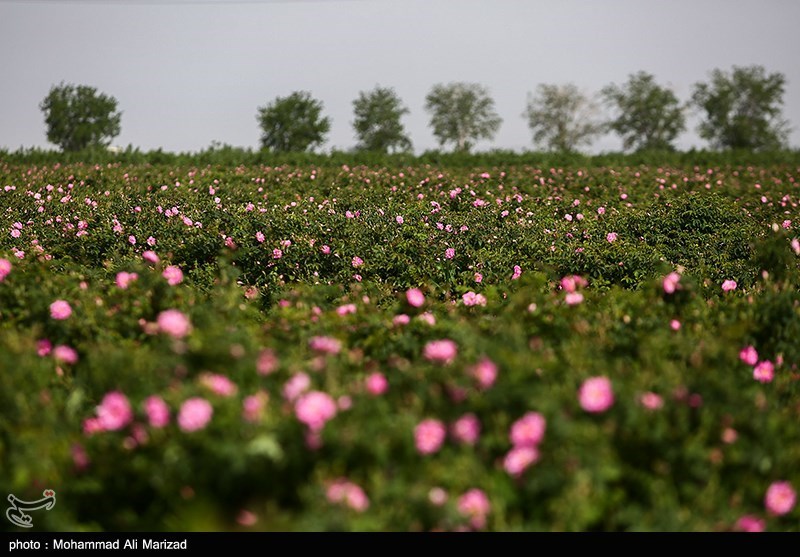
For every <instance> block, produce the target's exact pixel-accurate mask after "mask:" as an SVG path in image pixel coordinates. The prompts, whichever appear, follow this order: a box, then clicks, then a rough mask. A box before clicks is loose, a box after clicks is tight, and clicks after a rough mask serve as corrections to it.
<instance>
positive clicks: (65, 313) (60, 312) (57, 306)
mask: <svg viewBox="0 0 800 557" xmlns="http://www.w3.org/2000/svg"><path fill="white" fill-rule="evenodd" d="M70 315H72V307H71V306H70V305H69V302H67V301H66V300H56V301H55V302H53V303H52V304H50V317H52V318H53V319H58V320H59V321H63V320H64V319H68V318H69V316H70Z"/></svg>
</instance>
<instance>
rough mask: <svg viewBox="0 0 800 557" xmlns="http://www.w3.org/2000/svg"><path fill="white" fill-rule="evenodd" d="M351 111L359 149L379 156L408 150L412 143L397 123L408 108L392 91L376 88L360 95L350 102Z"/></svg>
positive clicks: (399, 123) (400, 124) (386, 88)
mask: <svg viewBox="0 0 800 557" xmlns="http://www.w3.org/2000/svg"><path fill="white" fill-rule="evenodd" d="M353 111H354V113H355V120H354V121H353V129H355V131H356V135H357V136H358V149H360V150H362V151H374V152H380V153H388V152H389V151H394V152H407V151H410V150H411V140H410V139H409V138H408V135H407V134H406V132H405V129H404V128H403V123H402V122H401V121H400V119H401V118H402V117H403V116H404V115H406V114H408V108H407V107H406V106H404V105H403V101H401V100H400V97H398V96H397V93H395V91H394V89H391V88H389V87H375V89H373V90H372V91H369V92H365V91H361V92H360V93H359V95H358V98H357V99H356V100H354V101H353Z"/></svg>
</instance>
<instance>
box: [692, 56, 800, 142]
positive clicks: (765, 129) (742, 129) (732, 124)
mask: <svg viewBox="0 0 800 557" xmlns="http://www.w3.org/2000/svg"><path fill="white" fill-rule="evenodd" d="M785 85H786V78H785V77H784V76H783V74H781V73H773V74H769V75H767V73H766V70H765V69H764V68H763V67H762V66H750V67H737V66H734V67H733V72H732V74H728V73H726V72H723V71H721V70H719V69H715V70H713V71H712V72H711V82H710V83H696V84H695V86H694V93H693V94H692V102H693V103H694V104H695V105H696V106H697V107H698V108H700V109H701V110H702V111H704V112H705V119H704V120H703V121H702V122H701V123H700V126H699V127H698V131H699V133H700V137H702V138H703V139H707V140H708V141H710V142H711V144H712V145H713V146H714V147H715V148H717V149H751V150H769V149H778V148H780V147H782V146H784V145H786V142H787V139H788V136H789V123H788V122H787V121H786V120H784V119H783V116H782V114H781V105H783V93H784V88H785Z"/></svg>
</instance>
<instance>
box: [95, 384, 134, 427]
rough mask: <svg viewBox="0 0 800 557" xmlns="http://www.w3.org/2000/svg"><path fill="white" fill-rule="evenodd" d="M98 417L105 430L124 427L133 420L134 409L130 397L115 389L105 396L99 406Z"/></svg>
mask: <svg viewBox="0 0 800 557" xmlns="http://www.w3.org/2000/svg"><path fill="white" fill-rule="evenodd" d="M97 419H98V423H99V425H100V427H101V428H102V429H103V430H105V431H116V430H118V429H122V428H123V427H125V426H126V425H128V424H129V423H130V422H131V420H133V411H132V410H131V404H130V402H128V397H126V396H125V395H124V394H122V393H121V392H119V391H113V392H110V393H108V394H106V396H104V397H103V400H102V401H101V402H100V406H98V407H97Z"/></svg>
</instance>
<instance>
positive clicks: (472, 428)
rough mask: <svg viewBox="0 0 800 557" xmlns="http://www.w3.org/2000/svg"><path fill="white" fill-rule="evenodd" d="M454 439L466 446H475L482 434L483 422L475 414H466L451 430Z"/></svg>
mask: <svg viewBox="0 0 800 557" xmlns="http://www.w3.org/2000/svg"><path fill="white" fill-rule="evenodd" d="M450 434H451V435H452V436H453V438H454V439H455V440H456V441H457V442H459V443H464V444H466V445H474V444H475V443H477V442H478V437H480V434H481V422H480V420H478V417H477V416H476V415H475V414H472V413H469V414H464V415H463V416H461V417H460V418H459V419H457V420H456V421H455V423H454V424H453V425H452V426H451V428H450Z"/></svg>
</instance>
